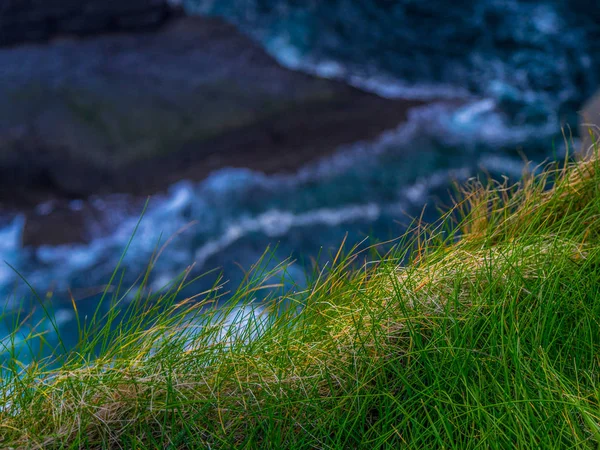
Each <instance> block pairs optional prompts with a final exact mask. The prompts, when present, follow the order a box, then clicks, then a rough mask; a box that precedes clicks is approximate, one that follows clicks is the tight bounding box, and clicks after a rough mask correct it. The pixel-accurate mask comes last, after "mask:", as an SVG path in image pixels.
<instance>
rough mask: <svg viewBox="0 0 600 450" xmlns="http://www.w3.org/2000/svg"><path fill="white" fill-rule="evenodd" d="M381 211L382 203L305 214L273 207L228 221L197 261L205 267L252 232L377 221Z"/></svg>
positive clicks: (274, 233)
mask: <svg viewBox="0 0 600 450" xmlns="http://www.w3.org/2000/svg"><path fill="white" fill-rule="evenodd" d="M380 214H381V207H380V206H378V205H376V204H366V205H353V206H346V207H344V208H339V209H331V208H322V209H318V210H314V211H308V212H305V213H301V214H295V213H292V212H287V211H279V210H270V211H267V212H265V213H263V214H260V215H259V216H257V217H254V218H251V217H246V218H243V219H241V220H239V221H236V222H234V223H231V224H230V225H228V226H227V228H226V229H225V231H224V233H223V234H222V235H221V237H219V238H218V239H215V240H213V241H209V242H207V243H206V244H204V245H203V246H202V247H200V248H199V249H198V250H197V251H196V254H195V261H196V264H197V265H198V266H199V267H202V266H204V264H205V263H206V261H207V260H208V259H209V258H210V257H212V256H214V255H216V254H219V253H220V252H222V251H224V250H225V249H227V248H228V247H230V246H231V245H233V244H235V243H236V242H237V241H239V240H240V239H242V238H243V237H245V236H247V235H249V234H251V233H256V232H261V233H263V234H265V235H266V236H269V237H278V236H283V235H285V234H286V233H287V232H289V231H290V230H291V229H292V228H297V227H309V226H315V225H324V226H329V227H333V226H337V225H340V224H342V223H348V222H354V221H359V220H367V221H373V220H376V219H377V218H378V217H379V216H380Z"/></svg>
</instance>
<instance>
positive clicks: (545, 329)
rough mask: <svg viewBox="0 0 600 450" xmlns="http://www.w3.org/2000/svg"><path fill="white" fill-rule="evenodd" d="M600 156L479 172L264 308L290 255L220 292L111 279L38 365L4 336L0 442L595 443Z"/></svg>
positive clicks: (599, 388)
mask: <svg viewBox="0 0 600 450" xmlns="http://www.w3.org/2000/svg"><path fill="white" fill-rule="evenodd" d="M598 164H600V163H599V162H598V160H597V158H591V159H586V160H585V161H581V162H577V163H571V164H569V165H568V167H566V168H564V169H557V168H550V169H548V170H547V171H545V172H544V173H543V174H542V175H540V176H537V177H535V178H531V177H530V178H526V179H524V180H523V181H522V182H521V183H520V184H519V185H518V186H513V187H507V186H497V185H496V186H483V185H480V184H477V183H476V182H473V183H471V185H470V186H468V187H467V188H466V189H465V191H464V194H463V196H462V200H461V201H460V202H458V203H457V206H456V207H455V208H454V209H453V210H452V211H451V212H449V213H448V215H447V216H446V217H445V218H444V220H443V221H441V222H440V223H439V224H437V225H436V226H435V227H432V228H429V229H419V230H416V231H415V232H414V233H412V234H410V235H407V236H405V237H404V238H403V239H402V240H401V241H400V242H399V244H398V246H397V248H396V250H395V251H393V252H392V253H390V254H388V255H385V256H382V257H381V258H380V261H379V262H378V263H377V264H365V265H364V266H361V267H362V268H360V269H356V268H354V269H350V268H349V266H350V265H351V264H353V267H356V262H357V261H358V260H359V258H361V256H360V255H356V254H354V255H352V254H351V253H350V255H349V256H344V255H342V254H341V253H340V254H339V255H337V256H336V258H334V259H333V261H332V264H331V265H330V266H329V267H327V268H326V269H324V270H322V271H320V272H317V273H315V276H314V280H313V281H312V282H311V284H310V285H309V286H310V287H309V288H308V289H303V290H300V291H297V292H282V291H281V290H279V291H278V293H277V295H275V296H273V299H272V301H271V303H270V306H269V308H268V310H264V311H262V312H259V311H258V310H256V309H255V308H254V307H253V306H252V299H253V298H254V296H255V294H256V293H257V290H259V289H261V288H262V287H264V285H265V283H266V284H277V282H278V279H283V278H285V265H282V266H279V267H278V268H277V269H275V270H272V271H270V272H268V273H265V272H264V271H262V270H261V268H260V267H263V266H264V265H262V266H261V265H259V266H257V267H256V268H254V271H253V273H252V274H251V275H249V277H248V280H247V282H246V283H245V284H244V286H241V287H240V288H239V289H238V290H237V293H236V294H235V295H234V298H233V300H232V303H231V304H230V306H228V307H227V308H226V309H225V310H217V309H216V308H212V307H211V306H210V305H212V304H214V303H215V302H216V300H217V299H218V296H219V295H220V292H222V288H219V287H216V288H215V290H214V291H213V292H210V293H205V294H202V295H201V296H200V297H199V299H196V300H199V303H196V302H191V301H189V302H184V303H175V301H174V295H175V293H176V291H177V289H178V286H180V284H181V283H187V282H188V281H185V279H184V278H183V277H182V279H181V280H179V281H177V282H176V283H174V284H173V285H172V286H171V288H170V290H167V292H164V293H163V294H161V295H160V296H152V297H150V299H151V301H149V300H148V297H147V296H144V295H142V293H140V294H139V295H138V296H137V297H136V300H135V301H134V302H133V304H131V305H130V304H129V303H125V302H123V301H122V300H121V298H122V296H119V295H118V294H113V295H112V296H111V297H110V298H109V297H108V296H107V298H106V301H110V302H113V303H114V305H113V308H112V309H111V313H110V314H109V316H108V317H107V318H104V319H105V320H108V322H109V323H110V325H107V326H100V325H95V324H96V323H101V321H100V320H96V319H95V318H87V319H86V321H84V318H80V319H81V325H80V333H81V336H82V338H81V345H80V347H79V348H78V349H76V350H75V351H70V352H66V353H65V352H62V353H61V352H60V351H57V354H60V355H61V356H55V357H53V358H50V359H46V360H41V361H39V362H38V363H35V364H29V365H27V366H23V365H19V363H18V362H17V361H16V358H17V356H18V355H17V349H16V347H11V344H10V341H9V340H5V341H3V342H4V344H5V345H7V346H8V349H9V350H10V351H12V352H13V355H14V359H12V360H9V361H5V363H4V370H5V374H7V375H6V376H5V377H4V379H3V381H2V382H1V384H0V404H1V403H3V402H4V403H5V404H6V407H5V408H4V409H0V447H11V446H12V447H39V448H127V449H129V448H208V447H210V448H231V447H233V446H239V447H245V448H259V447H260V448H369V449H375V448H400V447H410V448H434V447H440V448H460V449H464V448H552V447H561V448H568V447H578V446H580V447H583V448H588V447H589V448H598V447H599V446H600V380H599V377H600V370H599V369H600V367H599V365H600V281H599V280H600V217H599V216H600V195H599V194H600V192H599V189H600V171H599V170H598ZM457 220H458V221H459V225H458V226H456V221H457ZM451 230H456V231H451ZM409 251H410V256H408V257H407V256H406V255H407V254H409V253H408V252H409ZM150 269H151V267H150ZM278 277H279V278H278ZM178 283H179V284H178ZM271 289H273V288H271ZM275 290H276V291H277V289H275ZM239 302H242V303H243V304H244V305H245V306H244V307H243V308H236V307H235V304H236V303H239ZM127 308H129V311H131V310H133V309H136V310H137V312H136V313H135V314H129V313H128V312H127ZM223 311H225V312H223ZM275 313H277V314H275ZM84 322H85V323H84ZM232 323H233V325H232ZM236 323H243V325H241V326H240V325H236ZM34 338H35V330H34V331H32V332H30V336H29V339H30V341H28V342H31V343H33V342H35V340H34ZM57 364H59V365H60V369H58V370H54V369H52V367H57ZM3 397H4V398H3Z"/></svg>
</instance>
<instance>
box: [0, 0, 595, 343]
mask: <svg viewBox="0 0 600 450" xmlns="http://www.w3.org/2000/svg"><path fill="white" fill-rule="evenodd" d="M585 4H586V2H581V4H578V3H577V1H575V2H573V1H567V0H564V1H561V0H547V1H516V0H485V1H461V0H458V1H456V0H455V1H453V2H449V1H442V0H430V1H428V2H422V1H420V0H402V1H384V0H354V1H350V0H337V1H324V0H312V1H311V0H305V1H296V0H285V1H284V0H279V1H278V0H269V1H265V0H214V1H213V0H194V1H190V2H188V4H187V7H188V8H189V9H190V11H194V12H197V13H201V14H208V15H216V16H220V17H223V18H224V19H226V20H228V21H231V22H232V23H234V24H236V25H237V26H238V27H240V29H242V30H243V31H244V32H245V33H247V34H248V35H250V36H251V37H252V38H253V39H256V40H258V41H259V42H260V43H261V44H262V45H264V47H265V48H266V49H267V50H268V51H269V52H270V53H271V54H272V55H273V56H274V57H275V58H277V59H278V61H279V62H280V63H281V64H283V65H285V66H288V67H291V68H294V69H296V70H301V71H305V72H309V73H313V74H317V75H319V76H323V77H330V78H337V79H342V80H345V81H346V82H347V83H349V84H352V85H355V86H358V87H360V88H362V89H366V90H369V91H372V92H375V93H377V94H379V95H382V96H386V97H397V98H422V99H427V100H429V101H430V103H429V104H428V105H427V106H424V107H422V108H418V109H415V110H414V111H412V113H411V115H410V118H409V120H408V122H407V123H406V124H404V125H402V126H400V127H399V128H397V129H395V130H389V131H388V132H386V133H384V134H383V135H382V136H380V138H379V139H377V140H375V141H371V142H358V143H355V144H353V145H348V146H345V147H342V148H339V149H338V150H337V152H336V153H335V154H334V155H333V156H330V157H327V158H324V159H322V160H320V161H318V162H316V163H313V164H310V165H307V166H306V167H304V168H302V169H301V170H299V171H298V172H297V173H295V174H289V175H272V176H266V175H264V174H261V173H257V172H253V171H250V170H245V169H231V168H230V169H227V168H226V169H223V170H220V171H217V172H215V173H213V174H212V175H211V176H210V177H209V178H208V179H206V180H204V181H203V182H200V183H192V182H189V181H185V180H183V181H181V182H179V183H177V184H176V185H174V186H172V187H171V189H170V190H169V192H168V193H166V194H161V195H157V196H155V197H154V198H152V199H151V200H150V202H149V204H148V208H147V211H146V213H145V214H144V217H143V218H142V220H141V222H139V228H138V230H137V233H136V235H135V237H134V239H133V241H132V242H131V246H130V247H129V250H128V252H127V253H126V255H125V257H124V259H123V264H122V267H123V269H124V271H125V272H124V275H123V282H124V284H125V285H126V286H129V285H135V284H136V282H137V281H136V280H138V278H139V276H140V274H141V273H143V272H144V271H145V269H146V267H147V264H148V262H149V260H150V259H151V257H152V255H153V253H154V252H155V251H156V249H157V248H160V247H161V245H162V244H164V243H165V242H166V241H167V240H169V238H171V237H172V239H171V240H170V242H169V244H168V245H167V246H166V247H165V249H164V251H163V252H162V254H161V257H160V259H159V260H158V261H157V263H156V265H155V267H154V271H153V274H152V277H151V279H150V288H151V289H152V290H153V291H158V290H160V289H161V288H162V287H163V286H165V285H167V284H168V282H169V281H170V280H171V279H173V278H174V277H176V276H177V275H178V274H180V273H182V272H183V271H184V270H185V269H186V268H187V267H189V266H191V265H194V268H193V274H200V273H203V272H205V271H208V270H211V269H214V268H218V269H219V270H221V271H222V272H223V274H224V276H225V278H226V279H230V280H231V286H232V287H233V286H235V285H236V283H239V282H240V281H241V280H242V279H243V276H244V271H243V268H246V269H247V268H249V267H250V266H251V265H252V264H253V263H254V262H255V261H257V260H258V259H259V258H260V256H261V255H262V254H263V252H264V251H265V249H266V248H267V247H270V248H271V251H272V252H273V254H274V261H275V262H277V261H281V260H284V259H287V258H293V259H295V260H297V262H296V263H295V264H294V265H293V266H292V268H291V269H290V273H289V275H290V276H291V277H292V278H293V279H294V280H296V282H297V283H298V284H301V283H302V280H303V279H304V275H303V274H304V269H305V268H306V267H310V266H311V264H312V263H311V258H316V257H317V255H321V259H322V260H324V259H325V260H326V259H327V257H328V255H329V254H330V253H331V252H335V250H337V248H338V246H339V245H340V243H341V242H342V240H343V239H344V238H345V237H347V242H349V243H350V244H352V243H356V242H361V241H363V240H365V239H368V243H373V242H381V241H386V240H388V239H392V238H395V237H397V236H399V235H400V234H402V233H403V232H404V231H405V229H406V226H407V224H409V223H410V221H411V218H412V217H415V216H418V215H420V214H421V213H422V211H423V208H424V207H425V206H426V205H427V207H426V208H425V215H424V217H425V219H426V220H435V218H436V217H437V212H436V209H435V207H434V204H440V203H441V204H444V203H446V204H447V203H448V201H449V194H448V192H449V189H450V188H451V186H452V183H454V182H456V181H463V180H465V179H467V178H469V177H472V176H476V175H477V174H479V173H482V172H483V171H485V172H489V173H491V174H493V175H495V176H498V177H501V176H509V177H511V178H513V179H517V178H518V177H519V176H520V175H521V174H522V171H523V170H524V163H523V158H522V154H523V153H524V154H526V155H527V157H528V158H530V159H531V160H533V161H534V162H542V161H544V160H546V159H552V158H556V157H561V156H562V155H563V154H564V152H565V144H564V140H563V133H562V131H561V128H562V127H564V126H567V125H571V126H572V127H576V125H577V112H578V110H579V108H580V107H581V105H582V103H583V102H584V101H585V100H586V99H587V98H589V96H591V95H592V93H593V92H594V91H595V90H596V89H597V88H598V85H599V84H600V83H599V79H598V76H599V75H600V70H599V69H600V50H599V47H598V45H599V44H598V43H599V42H600V39H595V37H598V36H599V35H600V32H599V25H598V24H599V23H600V20H598V18H594V17H592V16H591V15H590V14H589V13H588V12H586V7H585ZM449 99H459V100H461V104H463V106H461V107H460V108H458V109H457V108H452V107H449V106H448V100H449ZM567 132H568V131H567ZM572 140H573V142H574V144H575V145H577V137H576V135H575V136H574V137H573V138H572ZM105 200H106V199H104V200H103V199H95V200H94V201H95V202H97V206H99V207H100V208H101V207H102V205H103V204H104V203H105ZM120 201H121V202H126V201H127V200H126V199H125V200H123V199H121V200H120ZM103 202H104V203H103ZM110 204H111V208H115V206H114V205H115V204H117V205H118V202H110ZM72 207H73V208H74V209H77V208H79V207H80V204H79V203H78V202H74V203H73V204H72ZM125 211H126V208H125V207H123V209H122V210H119V209H118V207H117V209H116V210H114V209H113V210H112V214H114V215H115V217H118V220H115V224H114V226H113V230H112V232H111V233H109V234H108V235H101V236H100V235H99V236H98V237H97V238H96V239H94V240H92V241H91V242H90V243H89V244H85V245H73V246H59V247H48V246H47V247H41V248H37V249H32V248H22V246H21V244H20V236H21V233H22V229H23V218H22V217H20V216H16V217H10V218H5V219H6V223H7V224H8V225H6V226H5V227H3V228H1V229H0V260H2V261H4V264H0V295H1V298H2V299H3V305H2V306H0V307H1V308H3V310H4V311H5V312H6V313H5V314H6V315H5V318H4V321H3V322H0V340H1V339H2V338H3V337H4V336H5V335H6V333H7V331H6V329H8V328H9V327H10V323H11V320H14V317H15V314H17V313H20V314H26V313H30V312H31V311H34V314H33V318H34V319H33V320H32V323H33V322H36V321H37V320H42V319H41V318H42V313H41V308H40V307H39V300H38V299H37V298H36V297H35V296H34V295H33V294H32V291H31V288H33V289H34V290H35V291H36V292H37V293H38V294H39V297H40V298H41V299H43V300H42V301H43V302H45V303H46V305H47V306H48V308H50V310H52V311H54V312H55V314H56V323H57V324H58V325H59V328H60V330H61V334H62V336H63V339H64V340H65V341H66V342H67V343H72V342H73V340H74V339H75V331H76V326H75V317H74V314H73V312H72V306H71V299H70V296H71V295H72V296H73V298H74V299H75V300H76V302H77V305H78V310H79V313H80V314H81V315H82V316H84V315H85V314H91V313H92V312H93V311H94V310H95V307H96V303H97V300H98V293H99V292H100V291H101V290H102V288H103V287H104V286H106V283H107V282H108V280H109V279H110V276H111V274H112V271H113V270H114V268H115V266H116V264H117V261H118V260H119V258H120V256H121V254H122V252H123V249H124V248H125V247H126V246H127V244H128V242H129V240H130V238H131V236H132V234H133V232H134V229H135V228H136V226H137V225H138V221H139V215H131V214H129V213H126V212H125ZM140 213H141V211H140ZM275 262H274V263H273V264H275ZM23 278H24V279H26V280H27V282H28V284H29V285H28V284H26V283H25V282H24V281H23ZM213 280H214V277H213V278H211V277H207V278H206V280H205V281H200V282H199V284H197V285H196V286H195V287H194V289H196V290H200V289H202V288H204V287H209V286H210V284H211V283H212V281H213ZM203 283H204V284H203ZM2 327H4V329H3V328H2ZM39 327H42V328H43V327H46V328H47V331H48V332H49V335H48V337H47V338H48V340H49V341H52V340H53V339H55V336H54V337H53V334H52V333H51V331H52V324H51V323H50V322H49V321H46V322H43V321H42V323H41V325H39ZM1 351H2V350H0V352H1Z"/></svg>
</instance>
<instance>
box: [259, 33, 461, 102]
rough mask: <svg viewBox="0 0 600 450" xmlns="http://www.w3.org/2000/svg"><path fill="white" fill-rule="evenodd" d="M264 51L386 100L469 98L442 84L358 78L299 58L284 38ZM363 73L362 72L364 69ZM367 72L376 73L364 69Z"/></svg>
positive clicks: (327, 63)
mask: <svg viewBox="0 0 600 450" xmlns="http://www.w3.org/2000/svg"><path fill="white" fill-rule="evenodd" d="M266 48H267V51H268V52H269V54H270V55H271V56H273V57H274V58H275V59H276V60H277V61H278V62H279V64H281V65H282V66H284V67H286V68H288V69H291V70H298V71H302V72H305V73H308V74H311V75H315V76H318V77H321V78H327V79H333V80H341V81H344V82H346V83H347V84H349V85H351V86H354V87H356V88H358V89H362V90H364V91H366V92H371V93H373V94H377V95H379V96H381V97H385V98H404V99H419V100H443V99H445V100H450V99H468V98H471V97H472V94H471V93H470V92H469V91H468V90H467V89H465V88H463V87H460V86H453V85H447V84H442V83H435V84H434V83H406V82H404V81H402V80H399V79H398V78H394V77H392V76H387V75H385V74H381V73H380V74H377V75H368V76H367V75H360V74H357V73H355V72H353V71H352V70H351V69H349V68H348V67H346V66H345V65H343V64H342V63H340V62H338V61H334V60H328V59H319V60H315V59H314V58H312V57H310V56H308V55H303V54H301V53H300V52H299V51H298V49H297V47H296V46H294V45H293V44H292V43H291V42H289V40H288V38H287V37H286V36H279V37H277V38H275V39H272V40H271V41H270V42H268V43H267V45H266ZM363 70H364V68H363ZM366 72H376V70H375V69H374V68H367V70H366Z"/></svg>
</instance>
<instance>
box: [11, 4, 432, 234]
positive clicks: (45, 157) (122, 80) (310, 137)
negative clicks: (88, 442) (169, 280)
mask: <svg viewBox="0 0 600 450" xmlns="http://www.w3.org/2000/svg"><path fill="white" fill-rule="evenodd" d="M134 3H135V2H134ZM420 103H421V102H419V101H405V100H389V99H383V98H380V97H378V96H375V95H371V94H368V93H365V92H362V91H360V90H357V89H355V88H352V87H349V86H347V85H345V84H343V83H338V82H335V81H330V80H323V79H318V78H315V77H311V76H308V75H305V74H301V73H296V72H293V71H290V70H287V69H285V68H283V67H281V66H280V65H279V64H278V63H277V62H276V61H275V60H274V59H273V58H271V57H270V56H269V55H267V54H266V52H265V51H264V50H263V49H262V48H261V47H260V46H258V45H257V44H255V43H254V42H253V41H252V40H250V39H249V38H247V37H245V36H244V35H242V34H241V33H239V32H238V31H237V30H236V29H235V28H234V27H233V26H231V25H228V24H226V23H224V22H222V21H220V20H218V19H207V18H201V17H177V18H171V19H170V20H168V21H167V22H166V23H162V24H161V25H160V27H159V28H157V29H155V30H145V31H141V32H136V33H132V32H124V31H122V30H121V31H119V30H111V31H110V32H106V33H101V34H94V35H93V36H87V37H81V36H72V35H56V36H54V37H53V38H51V39H50V40H49V41H48V42H34V43H26V44H21V45H17V46H10V47H5V48H0V202H1V203H2V205H3V207H4V209H6V208H13V209H19V210H25V211H26V212H27V216H28V221H27V223H28V229H29V231H28V230H26V233H25V236H26V243H27V244H32V245H39V244H43V243H51V244H57V243H63V242H69V241H72V240H75V241H79V240H82V239H85V236H86V233H85V231H84V230H83V228H82V226H81V225H80V223H83V222H84V221H83V220H82V219H77V218H74V217H72V216H71V213H70V212H68V213H65V214H67V215H66V216H61V215H57V213H51V214H47V213H44V214H37V213H35V212H34V211H35V209H34V206H35V205H39V204H40V203H42V202H45V201H48V200H53V201H55V202H57V203H58V204H60V202H62V201H71V200H73V199H86V198H88V197H89V196H90V195H105V194H111V193H128V194H133V195H135V196H145V195H149V194H154V193H156V192H160V191H161V190H164V189H165V188H166V187H167V186H169V185H170V184H171V183H173V182H175V181H177V180H180V179H184V178H185V179H192V180H199V179H202V178H204V177H205V176H206V175H208V174H209V173H210V172H211V171H214V170H216V169H219V168H222V167H248V168H251V169H256V170H260V171H264V172H266V173H274V172H285V171H293V170H295V169H297V168H298V167H299V166H301V165H303V164H305V163H307V162H309V161H311V160H313V159H315V158H319V157H321V156H323V155H326V154H327V153H330V152H332V151H334V150H335V149H336V148H337V147H339V146H340V145H343V144H347V143H351V142H356V141H359V140H368V139H373V138H375V137H376V136H378V135H379V134H380V133H381V132H383V131H384V130H386V129H390V128H393V127H396V126H397V125H399V124H401V123H402V122H403V121H404V120H405V119H406V117H407V111H408V110H409V109H410V108H411V107H414V106H416V105H419V104H420ZM52 223H56V226H52ZM71 224H73V225H72V228H74V229H69V228H70V227H71ZM53 229H54V231H53ZM36 230H37V231H36Z"/></svg>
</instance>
